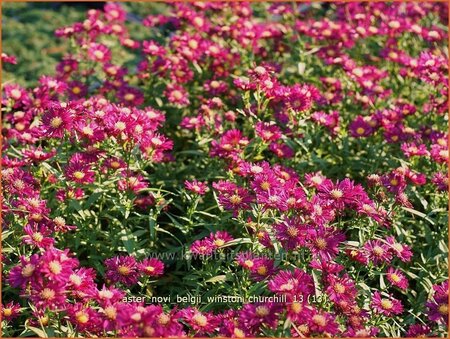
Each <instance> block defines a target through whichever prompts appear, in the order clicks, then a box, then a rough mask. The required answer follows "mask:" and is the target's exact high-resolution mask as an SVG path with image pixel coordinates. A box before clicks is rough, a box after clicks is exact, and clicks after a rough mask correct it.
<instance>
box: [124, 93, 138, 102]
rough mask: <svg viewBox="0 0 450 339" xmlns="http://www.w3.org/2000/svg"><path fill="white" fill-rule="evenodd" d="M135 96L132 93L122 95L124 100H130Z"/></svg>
mask: <svg viewBox="0 0 450 339" xmlns="http://www.w3.org/2000/svg"><path fill="white" fill-rule="evenodd" d="M135 97H136V96H135V95H134V94H133V93H127V94H125V96H124V97H123V98H124V99H125V100H126V101H132V100H134V98H135Z"/></svg>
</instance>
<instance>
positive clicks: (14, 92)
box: [11, 89, 22, 100]
mask: <svg viewBox="0 0 450 339" xmlns="http://www.w3.org/2000/svg"><path fill="white" fill-rule="evenodd" d="M21 96H22V93H21V92H20V91H19V90H18V89H13V90H12V91H11V97H12V98H13V99H16V100H17V99H20V97H21Z"/></svg>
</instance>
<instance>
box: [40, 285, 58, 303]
mask: <svg viewBox="0 0 450 339" xmlns="http://www.w3.org/2000/svg"><path fill="white" fill-rule="evenodd" d="M54 297H55V291H53V290H52V289H50V288H48V287H46V288H44V289H43V290H42V292H41V298H42V299H45V300H50V299H53V298H54Z"/></svg>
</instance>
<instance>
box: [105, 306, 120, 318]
mask: <svg viewBox="0 0 450 339" xmlns="http://www.w3.org/2000/svg"><path fill="white" fill-rule="evenodd" d="M103 311H104V312H105V315H106V316H107V317H108V319H111V320H114V319H116V316H117V310H116V308H115V307H114V306H107V307H106V308H105V309H104V310H103Z"/></svg>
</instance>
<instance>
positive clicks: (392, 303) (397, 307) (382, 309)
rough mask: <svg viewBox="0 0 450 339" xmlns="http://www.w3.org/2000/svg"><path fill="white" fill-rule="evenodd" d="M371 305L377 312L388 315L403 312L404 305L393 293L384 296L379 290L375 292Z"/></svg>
mask: <svg viewBox="0 0 450 339" xmlns="http://www.w3.org/2000/svg"><path fill="white" fill-rule="evenodd" d="M370 306H371V307H372V308H373V309H374V311H375V312H376V313H380V314H383V315H385V316H387V317H391V316H393V315H397V314H401V313H403V305H402V303H401V301H400V300H397V299H395V298H392V296H391V295H389V296H387V297H386V298H383V297H382V296H381V293H380V292H378V291H377V292H375V293H374V294H373V296H372V303H371V304H370Z"/></svg>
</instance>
